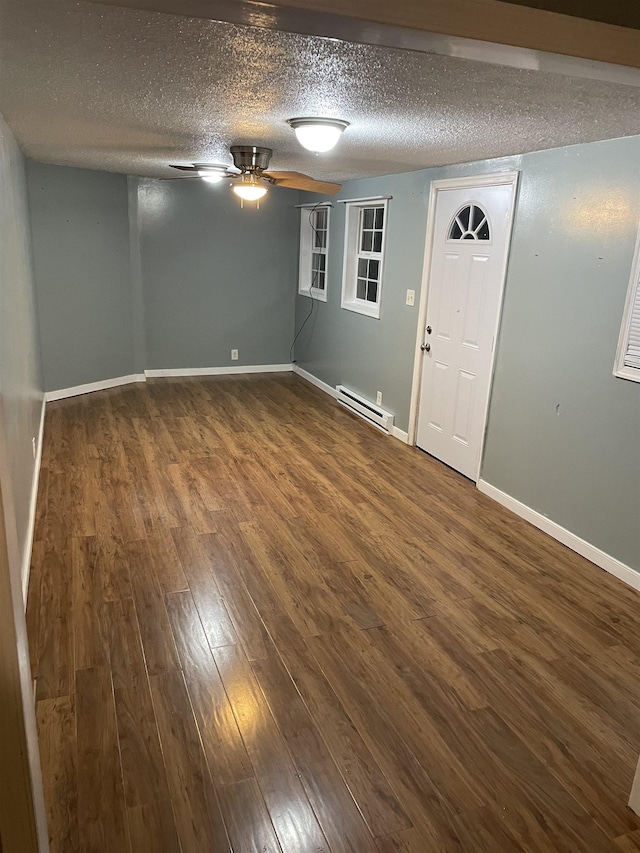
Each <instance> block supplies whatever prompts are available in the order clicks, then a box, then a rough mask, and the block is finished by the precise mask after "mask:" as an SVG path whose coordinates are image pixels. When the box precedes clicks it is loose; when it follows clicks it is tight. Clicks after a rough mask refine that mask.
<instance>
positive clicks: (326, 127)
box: [287, 118, 349, 154]
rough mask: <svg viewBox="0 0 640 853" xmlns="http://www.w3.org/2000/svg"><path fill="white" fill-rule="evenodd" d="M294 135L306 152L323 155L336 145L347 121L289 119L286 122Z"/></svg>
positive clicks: (347, 125)
mask: <svg viewBox="0 0 640 853" xmlns="http://www.w3.org/2000/svg"><path fill="white" fill-rule="evenodd" d="M287 124H288V125H290V126H291V127H292V128H293V130H294V131H295V133H296V136H297V138H298V142H299V143H300V145H302V146H303V147H304V148H306V149H307V150H308V151H313V152H314V153H315V154H324V153H325V152H326V151H331V149H332V148H335V146H336V145H337V143H338V140H339V139H340V137H341V135H342V133H343V132H344V130H345V129H346V128H347V127H349V122H348V121H342V120H341V119H337V118H290V119H288V121H287Z"/></svg>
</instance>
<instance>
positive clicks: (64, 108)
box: [0, 0, 640, 180]
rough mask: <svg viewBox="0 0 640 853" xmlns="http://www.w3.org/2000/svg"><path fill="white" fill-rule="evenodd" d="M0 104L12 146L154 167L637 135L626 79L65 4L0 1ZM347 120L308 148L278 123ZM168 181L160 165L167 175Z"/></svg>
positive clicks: (332, 176)
mask: <svg viewBox="0 0 640 853" xmlns="http://www.w3.org/2000/svg"><path fill="white" fill-rule="evenodd" d="M0 112H2V114H3V115H4V116H5V118H6V119H7V121H8V123H9V125H10V126H11V128H12V130H13V131H14V133H15V134H16V136H17V138H18V140H19V141H20V143H21V144H22V146H23V148H24V150H25V152H26V153H27V154H28V155H29V156H31V157H34V158H35V159H38V160H42V161H45V162H54V163H60V164H65V165H70V166H80V167H86V168H95V169H106V170H109V171H113V172H125V173H129V174H139V175H147V176H163V175H164V176H168V175H169V174H171V170H169V169H168V168H167V163H169V162H177V163H189V162H193V161H198V162H203V161H204V162H216V163H230V162H231V158H230V156H229V153H228V147H229V145H231V144H234V143H235V144H237V143H250V144H256V145H267V146H269V147H271V148H273V149H274V150H275V153H274V157H273V159H272V161H271V167H272V168H273V169H296V170H299V171H303V172H307V173H309V174H312V175H313V176H314V177H317V178H320V179H324V180H346V179H348V178H356V177H366V176H374V175H383V174H390V173H393V172H406V171H410V170H413V169H419V168H426V167H429V166H435V165H444V164H450V163H459V162H467V161H472V160H478V159H485V158H490V157H497V156H502V155H508V154H516V153H521V152H525V151H534V150H539V149H543V148H551V147H557V146H561V145H568V144H572V143H577V142H588V141H593V140H598V139H606V138H613V137H618V136H627V135H631V134H637V133H640V88H636V87H632V86H621V85H617V84H613V83H605V82H600V81H595V80H588V79H579V78H571V77H562V76H559V75H555V74H549V73H545V72H536V71H526V70H519V69H512V68H508V67H504V66H496V65H489V64H485V63H480V62H473V61H470V60H466V59H459V58H455V57H446V56H436V55H431V54H425V53H418V52H411V51H400V50H393V49H389V48H381V47H375V46H371V45H356V44H349V43H346V42H340V41H336V40H330V39H321V38H311V37H306V36H301V35H293V34H287V33H279V32H274V31H271V30H266V29H257V28H256V29H254V28H245V27H238V26H235V25H231V24H224V23H216V22H211V21H206V20H202V19H191V18H185V17H179V16H172V15H162V14H155V13H146V12H136V11H133V10H130V9H124V8H117V7H110V6H100V5H95V4H92V3H83V2H70V0H0ZM298 115H326V116H334V117H337V118H343V119H347V120H348V121H350V122H351V124H352V126H351V127H349V128H348V130H347V131H346V132H345V134H344V137H343V139H342V140H341V142H340V145H339V146H338V148H337V149H336V150H335V151H334V152H332V153H331V154H328V155H323V156H314V155H312V154H310V153H309V152H305V151H304V150H303V149H301V148H300V147H299V145H298V143H297V142H296V140H295V137H294V135H293V132H292V131H291V130H290V129H289V127H288V126H287V125H286V123H285V120H286V119H287V118H290V117H292V116H298ZM173 174H174V175H175V172H174V173H173Z"/></svg>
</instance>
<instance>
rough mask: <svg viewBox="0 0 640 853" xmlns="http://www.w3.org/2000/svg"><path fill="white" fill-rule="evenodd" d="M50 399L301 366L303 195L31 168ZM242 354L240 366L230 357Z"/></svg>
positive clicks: (38, 166) (33, 165)
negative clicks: (137, 383)
mask: <svg viewBox="0 0 640 853" xmlns="http://www.w3.org/2000/svg"><path fill="white" fill-rule="evenodd" d="M28 186H29V202H30V208H31V223H32V230H33V248H34V262H35V278H36V287H37V298H38V306H39V309H40V310H39V314H40V341H41V346H42V361H43V368H44V387H45V390H47V391H56V390H59V389H62V388H69V387H73V386H76V385H84V384H86V383H91V382H99V381H101V380H104V379H112V378H115V377H120V376H128V375H130V374H134V373H142V372H143V371H144V370H145V369H165V368H169V369H170V368H202V367H204V368H206V367H225V366H228V365H234V366H236V365H237V366H242V365H260V364H283V363H288V362H289V347H290V345H291V340H292V337H293V324H294V310H295V305H294V291H295V286H296V281H297V271H298V256H297V252H298V224H297V222H298V220H297V211H296V209H295V204H297V202H298V193H297V192H292V191H291V190H283V189H276V188H274V189H273V190H271V191H270V192H269V194H268V196H267V197H266V198H265V199H264V201H263V202H262V203H261V206H260V209H259V210H257V209H256V208H255V207H253V206H247V207H245V208H244V209H242V208H241V207H240V203H239V200H238V199H237V198H236V196H234V195H233V194H232V193H231V192H230V189H229V186H228V185H218V186H212V185H211V184H206V183H204V182H199V181H155V180H144V179H138V178H133V177H129V178H127V177H126V176H125V175H115V174H110V173H108V172H96V171H89V170H85V169H72V168H68V167H64V166H52V165H46V164H42V163H36V162H33V161H29V163H28ZM232 348H233V349H238V350H239V359H238V361H234V362H232V361H231V357H230V354H231V349H232Z"/></svg>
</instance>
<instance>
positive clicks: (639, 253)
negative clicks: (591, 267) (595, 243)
mask: <svg viewBox="0 0 640 853" xmlns="http://www.w3.org/2000/svg"><path fill="white" fill-rule="evenodd" d="M613 372H614V375H615V376H619V377H620V378H621V379H632V380H633V381H634V382H640V231H639V232H638V240H637V242H636V252H635V256H634V259H633V266H632V269H631V279H630V280H629V290H628V293H627V302H626V304H625V307H624V314H623V316H622V328H621V329H620V339H619V341H618V352H617V355H616V363H615V367H614V370H613Z"/></svg>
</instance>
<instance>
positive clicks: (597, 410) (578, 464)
mask: <svg viewBox="0 0 640 853" xmlns="http://www.w3.org/2000/svg"><path fill="white" fill-rule="evenodd" d="M510 169H519V170H520V171H521V183H520V191H519V197H518V201H517V207H516V214H515V220H514V231H513V241H512V246H511V254H510V260H509V267H508V272H507V281H506V286H505V300H504V308H503V317H502V325H501V330H500V336H499V341H498V349H497V359H496V373H495V382H494V387H493V391H492V398H491V404H490V410H489V421H488V430H487V437H486V449H485V455H484V460H483V467H482V478H483V479H484V480H486V481H487V482H489V483H490V484H492V485H494V486H496V487H497V488H499V489H501V490H502V491H504V492H506V493H507V494H509V495H511V496H512V497H514V498H516V499H517V500H519V501H521V502H522V503H524V504H526V505H527V506H529V507H531V508H532V509H534V510H536V511H537V512H540V513H542V514H543V515H545V516H548V517H549V518H550V519H552V520H553V521H555V522H556V523H558V524H560V525H562V526H563V527H566V528H567V529H568V530H570V531H571V532H572V533H574V534H576V535H578V536H580V537H581V538H583V539H585V540H586V541H588V542H590V543H591V544H593V545H595V546H596V547H598V548H601V549H602V550H604V551H605V552H607V553H608V554H610V555H612V556H614V557H617V558H618V559H619V560H621V561H622V562H624V563H626V564H627V565H629V566H632V567H634V568H636V569H639V570H640V384H638V383H633V382H629V381H625V380H621V379H617V378H615V377H614V376H613V375H612V369H613V362H614V357H615V352H616V346H617V340H618V333H619V330H620V322H621V319H622V311H623V306H624V300H625V295H626V291H627V287H628V282H629V273H630V270H631V260H632V255H633V249H634V243H635V239H636V234H637V229H638V223H639V220H640V137H634V138H630V139H621V140H613V141H608V142H601V143H593V144H589V145H580V146H573V147H570V148H563V149H556V150H552V151H544V152H540V153H536V154H527V155H523V156H521V157H513V158H506V159H502V160H494V161H485V162H482V163H474V164H466V165H462V166H455V167H447V168H442V169H431V170H426V171H422V172H415V173H411V174H405V175H394V176H390V177H386V178H379V179H371V180H366V181H351V182H349V183H347V184H345V185H344V186H343V188H342V191H341V193H340V194H339V196H338V197H337V198H358V197H367V196H375V195H392V196H393V199H392V200H391V201H390V202H389V217H388V236H387V239H388V242H387V257H386V260H385V273H384V282H383V297H382V312H381V319H380V320H375V319H372V318H370V317H365V316H362V315H358V314H353V313H352V312H349V311H345V310H342V309H341V308H340V292H341V286H342V261H343V252H342V245H343V242H344V205H341V204H337V205H334V208H333V209H332V214H331V216H332V220H331V229H330V241H331V249H330V252H331V259H330V266H329V270H330V278H329V280H328V301H327V303H317V304H315V305H314V311H313V315H312V317H311V319H310V320H309V322H308V323H307V325H306V327H305V328H304V331H303V332H302V334H301V335H300V337H299V339H298V343H297V344H296V350H295V357H296V360H297V362H298V364H299V366H300V367H302V368H303V369H305V370H307V371H309V372H310V373H312V374H314V375H315V376H317V377H318V378H320V379H322V380H323V381H325V382H327V383H328V384H329V385H332V386H335V385H336V384H338V383H343V384H345V385H348V386H349V387H351V388H353V389H354V390H355V391H358V392H360V393H361V394H363V395H364V396H365V397H367V398H368V399H371V400H373V399H375V393H376V391H378V390H379V391H382V392H383V405H384V407H385V408H387V409H389V410H390V411H392V412H394V413H395V415H396V425H397V426H398V427H399V428H400V429H403V430H406V429H407V428H408V422H409V406H410V395H411V375H412V370H413V357H414V348H415V340H416V331H417V320H418V307H417V306H418V302H419V291H420V287H421V276H422V266H423V258H424V243H425V234H426V221H427V204H428V196H429V188H430V182H431V181H432V180H436V179H442V178H451V177H457V176H463V175H477V174H482V173H487V172H494V171H505V170H510ZM305 200H306V199H305ZM407 288H412V289H415V290H416V307H415V308H409V307H407V306H405V304H404V303H405V295H406V290H407ZM309 307H310V300H309V299H308V298H306V297H301V296H298V297H297V300H296V328H300V326H301V325H302V322H303V321H304V319H305V317H306V316H307V314H308V312H309Z"/></svg>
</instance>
